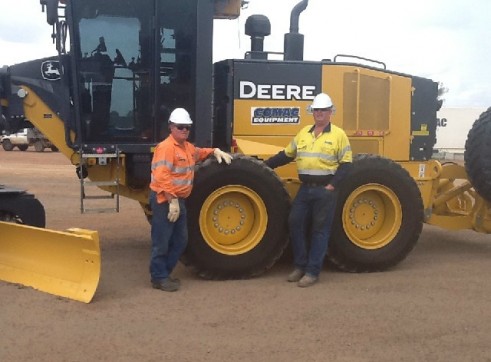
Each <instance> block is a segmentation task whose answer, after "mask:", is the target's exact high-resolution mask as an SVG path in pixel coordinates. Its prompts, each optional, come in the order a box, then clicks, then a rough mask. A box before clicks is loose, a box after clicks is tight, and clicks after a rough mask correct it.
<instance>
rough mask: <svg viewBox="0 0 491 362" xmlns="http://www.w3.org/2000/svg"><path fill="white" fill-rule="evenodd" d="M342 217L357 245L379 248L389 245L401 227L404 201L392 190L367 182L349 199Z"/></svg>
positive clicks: (350, 236) (347, 233) (348, 233)
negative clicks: (402, 202)
mask: <svg viewBox="0 0 491 362" xmlns="http://www.w3.org/2000/svg"><path fill="white" fill-rule="evenodd" d="M342 219H343V226H344V230H345V232H346V235H347V236H348V238H349V239H350V240H351V241H352V242H353V243H354V244H355V245H357V246H358V247H360V248H363V249H370V250H373V249H379V248H382V247H384V246H386V245H387V244H389V243H390V242H391V241H392V240H393V239H394V237H395V236H396V235H397V232H398V231H399V229H400V228H401V225H402V209H401V204H400V202H399V198H398V197H397V196H396V194H395V193H394V192H393V191H392V190H391V189H389V188H387V187H385V186H383V185H380V184H366V185H363V186H360V187H358V188H357V189H355V190H354V191H353V192H352V193H351V194H350V196H349V197H348V198H347V199H346V202H345V204H344V207H343V216H342Z"/></svg>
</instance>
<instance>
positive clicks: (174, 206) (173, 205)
mask: <svg viewBox="0 0 491 362" xmlns="http://www.w3.org/2000/svg"><path fill="white" fill-rule="evenodd" d="M180 212H181V210H180V209H179V200H178V199H172V200H170V202H169V213H168V214H167V218H168V219H169V221H170V222H176V220H177V219H178V218H179V213H180Z"/></svg>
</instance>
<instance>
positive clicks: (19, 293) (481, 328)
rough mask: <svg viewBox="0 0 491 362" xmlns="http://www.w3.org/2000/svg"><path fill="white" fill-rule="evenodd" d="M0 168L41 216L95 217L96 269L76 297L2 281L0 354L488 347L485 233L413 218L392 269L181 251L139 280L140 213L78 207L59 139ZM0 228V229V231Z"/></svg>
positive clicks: (4, 157) (466, 351)
mask: <svg viewBox="0 0 491 362" xmlns="http://www.w3.org/2000/svg"><path fill="white" fill-rule="evenodd" d="M0 182H1V183H3V184H7V185H11V186H14V185H15V186H17V187H22V188H26V189H28V190H29V191H30V192H32V193H34V194H36V195H37V197H38V198H39V199H40V200H41V201H42V202H43V204H44V205H45V208H46V213H47V224H48V225H47V226H48V227H49V228H51V229H57V230H65V229H68V228H70V227H81V228H87V229H93V230H98V231H99V233H100V238H101V245H102V274H101V279H100V283H99V286H98V289H97V292H96V294H95V297H94V299H93V301H92V302H91V303H90V304H84V303H81V302H76V301H72V300H68V299H63V298H58V297H55V296H53V295H50V294H45V293H42V292H39V291H36V290H33V289H30V288H21V287H19V286H16V285H13V284H9V283H6V282H1V281H0V303H1V308H0V325H1V330H2V332H1V337H0V361H3V362H8V361H16V362H17V361H170V360H173V361H349V362H351V361H491V322H490V321H491V308H490V305H491V281H490V280H491V279H490V275H491V237H490V236H489V235H483V234H478V233H475V232H472V231H458V232H451V231H445V230H442V229H439V228H436V227H432V226H428V225H425V227H424V231H423V234H422V236H421V238H420V241H419V243H418V245H417V246H416V248H415V250H414V251H413V252H412V253H411V254H410V255H409V257H408V258H407V259H406V260H405V261H404V262H402V263H401V264H400V265H398V266H397V267H396V268H394V269H393V270H390V271H387V272H383V273H373V274H346V273H340V272H334V271H332V270H328V267H327V266H326V268H325V270H324V272H323V273H322V274H321V280H320V282H319V283H318V284H317V285H315V286H314V287H312V288H307V289H301V288H298V287H296V286H295V285H292V284H290V283H287V282H286V281H285V276H286V274H287V273H288V272H289V271H290V269H291V265H290V260H286V258H285V260H282V261H280V262H279V263H278V264H277V265H275V266H274V267H273V269H272V270H270V271H269V272H268V273H266V274H265V275H263V276H261V277H259V278H256V279H252V280H240V281H205V280H201V279H199V278H198V277H197V276H195V275H194V274H193V273H192V272H191V271H190V270H189V269H187V268H185V267H184V266H182V265H179V266H178V268H177V270H176V276H177V277H179V278H180V279H181V282H182V288H181V290H180V291H179V292H177V293H165V292H161V291H157V290H153V289H152V288H151V287H150V284H149V275H148V256H149V244H150V237H149V235H150V227H149V225H148V223H147V221H146V220H145V217H144V216H143V212H142V211H141V210H140V207H139V205H138V204H137V203H136V202H133V201H130V200H126V199H123V200H122V203H121V212H120V213H119V214H103V215H93V214H84V215H81V214H80V212H79V203H80V201H79V190H80V189H79V187H80V186H79V183H78V179H77V178H76V175H75V171H74V167H73V166H71V165H70V164H69V162H68V161H67V160H66V159H65V158H64V156H63V155H61V154H59V153H54V152H51V151H45V152H44V153H36V152H34V150H31V149H30V150H28V151H27V152H20V151H18V150H15V151H12V152H4V151H3V150H1V151H0ZM0 237H1V236H0Z"/></svg>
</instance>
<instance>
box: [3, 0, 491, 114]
mask: <svg viewBox="0 0 491 362" xmlns="http://www.w3.org/2000/svg"><path fill="white" fill-rule="evenodd" d="M298 2H299V0H250V4H249V7H248V9H246V10H244V11H243V13H242V17H241V18H240V19H238V20H220V21H216V22H215V46H214V54H215V60H221V59H225V58H234V57H235V58H237V57H238V58H240V57H243V55H244V53H245V52H246V51H247V50H249V48H250V40H249V38H248V37H246V36H245V35H244V23H245V20H246V18H247V17H248V16H249V15H251V14H264V15H267V16H268V17H269V18H270V21H271V25H272V35H271V36H269V37H267V38H266V40H265V49H266V50H271V51H279V52H281V51H282V50H283V36H284V33H285V32H288V29H289V20H290V10H291V9H292V8H293V6H294V5H295V4H297V3H298ZM396 4H397V5H396ZM0 5H1V9H2V10H1V12H0V66H1V65H10V64H15V63H18V62H21V61H24V60H29V59H35V58H41V57H43V56H48V55H53V54H54V53H55V51H54V46H53V45H52V43H51V39H50V33H51V28H50V26H48V25H47V23H46V21H45V19H46V18H45V14H43V13H41V7H40V5H39V0H0ZM490 14H491V1H489V0H467V1H462V0H412V1H404V2H398V1H394V0H370V1H366V0H344V1H332V0H310V2H309V6H308V8H307V9H306V10H305V11H304V12H303V13H302V15H301V17H300V32H301V33H302V34H304V35H305V59H306V60H321V59H326V58H328V59H332V58H333V57H334V56H335V55H336V54H352V55H357V56H362V57H366V58H371V59H375V60H378V61H382V62H384V63H385V64H386V65H387V68H388V69H390V70H394V71H398V72H402V73H407V74H412V75H418V76H421V77H426V78H431V79H433V80H434V81H437V82H441V83H443V85H444V86H445V87H446V88H448V93H447V94H445V96H444V98H445V104H444V106H445V107H488V106H491V70H490V66H489V65H490V64H491V25H490V20H491V16H490Z"/></svg>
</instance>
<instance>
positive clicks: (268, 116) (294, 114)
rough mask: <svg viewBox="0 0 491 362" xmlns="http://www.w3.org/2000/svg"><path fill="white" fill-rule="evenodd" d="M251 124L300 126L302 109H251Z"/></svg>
mask: <svg viewBox="0 0 491 362" xmlns="http://www.w3.org/2000/svg"><path fill="white" fill-rule="evenodd" d="M251 118H252V121H251V123H252V124H253V125H254V124H299V123H300V108H298V107H278V108H273V107H268V108H259V107H253V108H251Z"/></svg>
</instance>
